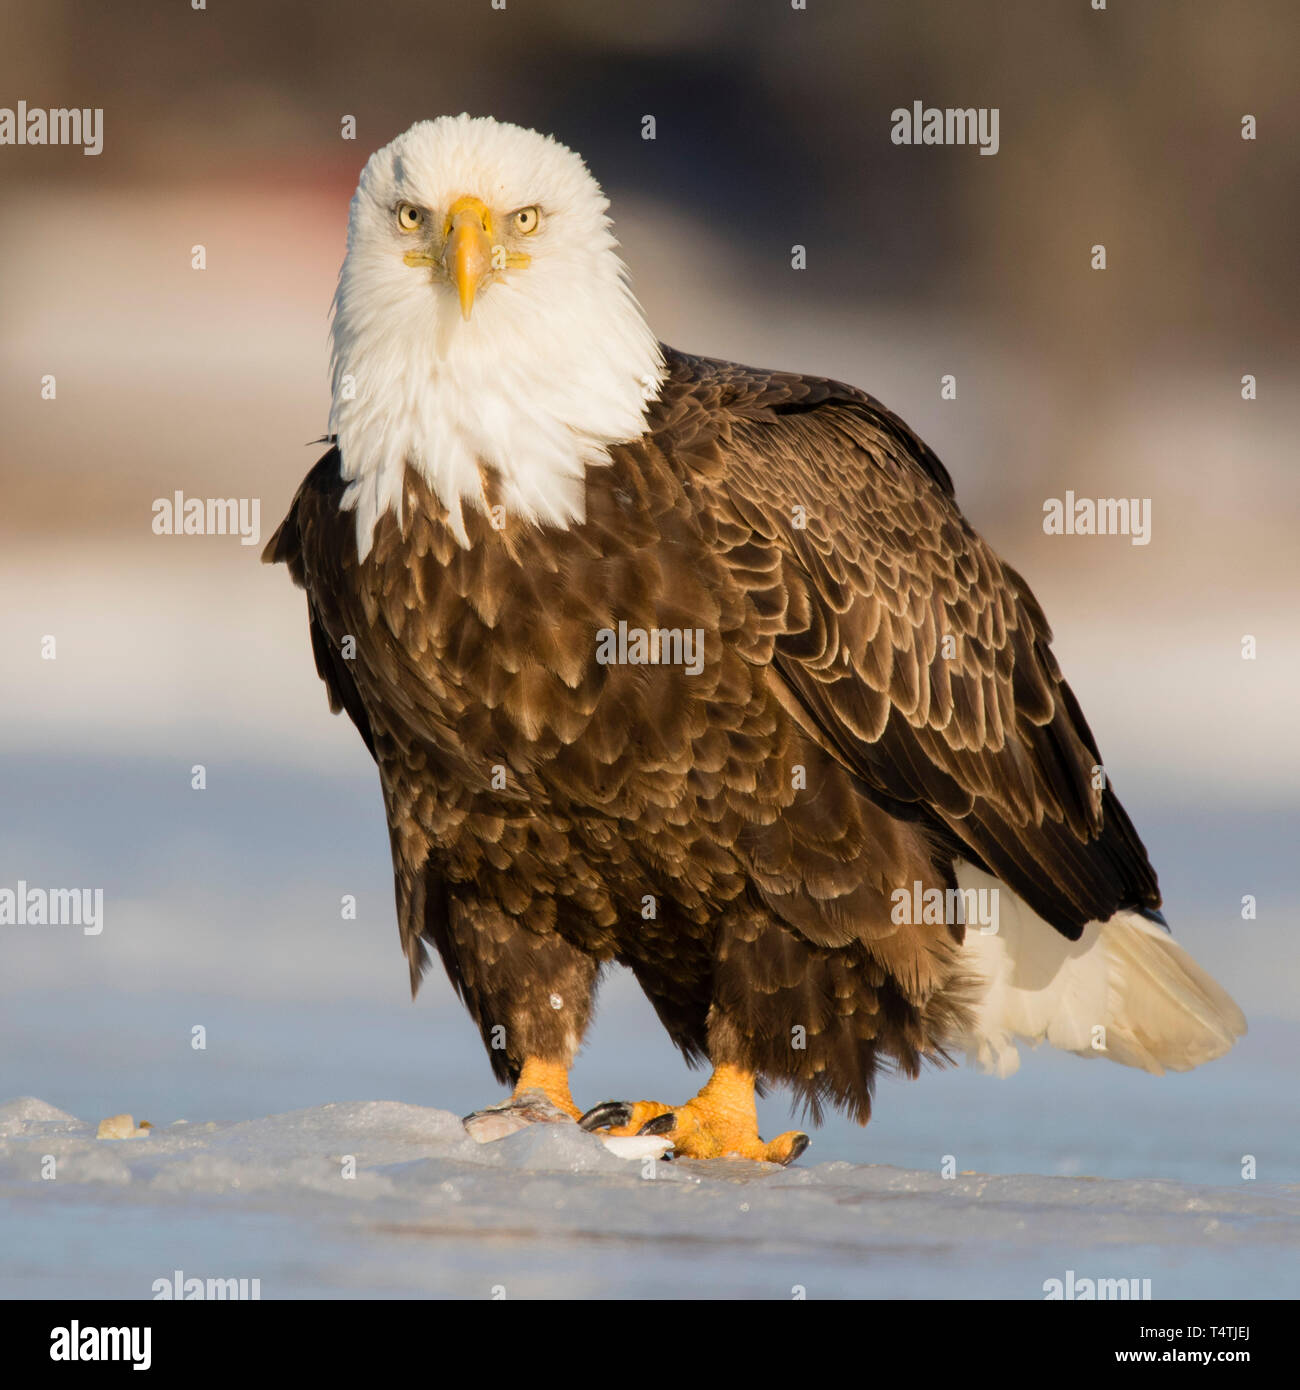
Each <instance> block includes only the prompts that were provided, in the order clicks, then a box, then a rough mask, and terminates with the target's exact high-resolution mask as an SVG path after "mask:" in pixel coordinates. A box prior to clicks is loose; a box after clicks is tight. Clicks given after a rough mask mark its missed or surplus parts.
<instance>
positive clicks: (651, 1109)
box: [579, 1063, 808, 1164]
mask: <svg viewBox="0 0 1300 1390" xmlns="http://www.w3.org/2000/svg"><path fill="white" fill-rule="evenodd" d="M579 1123H580V1124H581V1125H582V1127H583V1128H584V1129H591V1130H602V1131H604V1132H606V1133H609V1134H615V1135H628V1134H658V1135H663V1136H664V1137H665V1138H668V1139H671V1140H672V1141H673V1148H674V1149H675V1150H676V1151H677V1152H678V1153H679V1154H680V1155H681V1156H682V1157H683V1158H749V1159H755V1160H757V1161H759V1162H763V1163H781V1164H785V1163H793V1162H794V1160H795V1159H796V1158H798V1157H799V1155H800V1154H801V1153H803V1151H804V1150H805V1149H806V1148H807V1147H808V1136H807V1135H806V1134H803V1133H801V1132H800V1131H798V1130H788V1131H787V1132H786V1133H785V1134H780V1135H778V1136H777V1137H776V1138H775V1139H773V1140H771V1141H770V1142H769V1141H764V1140H763V1139H760V1138H759V1134H758V1112H757V1110H756V1109H755V1106H754V1074H753V1072H749V1071H745V1070H744V1069H743V1068H742V1067H738V1066H732V1065H730V1064H729V1063H722V1064H720V1065H718V1066H717V1067H715V1068H714V1070H713V1075H712V1076H710V1077H709V1079H708V1081H706V1082H705V1083H704V1086H703V1087H702V1088H701V1090H700V1092H699V1094H698V1095H697V1096H695V1097H693V1098H692V1099H691V1100H688V1101H687V1102H686V1103H685V1104H684V1105H661V1104H660V1103H659V1102H658V1101H653V1100H639V1101H637V1102H635V1104H629V1103H628V1102H626V1101H606V1102H605V1104H604V1105H598V1106H596V1107H595V1109H593V1110H588V1111H587V1113H586V1114H585V1115H584V1116H583V1117H582V1119H581V1120H580V1121H579Z"/></svg>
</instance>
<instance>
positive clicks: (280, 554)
mask: <svg viewBox="0 0 1300 1390" xmlns="http://www.w3.org/2000/svg"><path fill="white" fill-rule="evenodd" d="M340 494H341V482H340V478H339V454H338V450H337V449H331V450H329V452H328V453H327V454H326V455H325V457H324V458H322V459H321V460H320V462H319V463H318V464H317V465H316V467H315V468H313V469H312V471H311V472H310V473H308V475H307V476H306V478H305V479H304V480H303V483H302V486H301V487H300V488H299V489H298V492H297V494H296V496H295V497H294V499H293V504H292V506H290V508H289V514H288V515H287V516H286V517H285V519H284V520H283V521H282V522H281V523H280V526H279V529H278V530H277V531H276V533H275V535H273V536H272V537H271V539H270V540H269V541H268V542H267V544H266V549H265V550H263V552H262V562H263V563H264V564H268V565H274V564H283V565H287V566H288V567H289V573H290V574H291V575H292V576H293V582H294V583H295V584H297V586H298V587H299V588H300V589H305V590H306V591H307V618H308V622H309V623H310V626H311V649H312V654H313V655H314V656H315V658H316V670H317V672H318V673H319V675H320V678H321V680H323V681H324V682H325V689H326V691H327V692H328V693H329V702H330V709H331V710H332V711H333V712H334V713H335V714H337V713H338V712H339V711H340V710H347V712H348V716H349V718H351V720H352V722H353V723H354V724H355V725H356V726H357V729H358V731H359V732H360V734H361V737H362V738H363V739H364V740H365V744H366V747H367V748H368V749H369V750H370V756H371V757H372V758H373V757H374V756H375V740H374V734H373V733H372V732H371V728H370V718H369V716H368V715H367V714H366V708H365V705H363V704H362V702H361V694H360V692H359V691H358V690H357V684H356V681H355V679H354V678H353V675H352V672H351V671H350V670H349V669H348V663H347V662H346V661H345V660H344V658H343V655H342V653H341V652H340V651H339V650H338V648H337V647H336V645H335V644H334V643H333V642H332V641H331V640H330V638H329V637H328V635H327V628H328V626H329V624H328V623H327V621H326V617H327V615H324V614H322V613H321V611H320V607H319V605H320V604H321V603H322V602H323V601H324V599H325V597H326V596H327V595H328V593H329V588H328V587H327V586H322V585H316V584H312V583H311V582H310V575H309V574H308V568H307V563H308V562H307V557H308V556H309V555H311V554H312V553H313V552H314V550H315V549H316V547H315V546H314V545H313V541H314V540H315V539H316V535H317V533H318V532H319V531H320V529H321V527H322V526H327V525H332V526H333V527H334V528H335V529H336V528H337V516H338V501H339V496H340ZM335 626H336V628H337V627H338V625H337V624H335Z"/></svg>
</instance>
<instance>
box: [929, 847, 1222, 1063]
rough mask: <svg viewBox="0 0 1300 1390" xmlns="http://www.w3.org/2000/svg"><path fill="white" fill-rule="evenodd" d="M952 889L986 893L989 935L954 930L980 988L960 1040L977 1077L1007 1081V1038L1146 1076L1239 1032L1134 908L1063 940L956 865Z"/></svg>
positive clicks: (1172, 946)
mask: <svg viewBox="0 0 1300 1390" xmlns="http://www.w3.org/2000/svg"><path fill="white" fill-rule="evenodd" d="M957 882H958V884H959V886H960V887H961V888H963V889H966V888H976V889H996V890H997V892H998V898H997V902H998V918H997V930H996V931H995V932H990V933H983V932H981V931H980V930H979V928H978V927H976V926H973V925H972V926H968V927H967V928H966V949H965V964H966V965H967V966H968V967H973V969H974V972H975V973H976V974H977V975H978V976H980V977H981V978H982V979H984V980H985V981H986V982H987V989H986V991H985V994H984V997H983V1000H982V1002H981V1003H980V1005H979V1007H978V1010H977V1016H976V1021H975V1025H974V1027H973V1028H972V1030H971V1032H970V1034H969V1035H968V1036H967V1037H965V1038H963V1039H961V1040H960V1041H961V1043H963V1044H964V1045H965V1046H966V1047H967V1049H968V1053H969V1055H970V1058H971V1060H973V1061H974V1062H975V1063H976V1064H977V1065H979V1066H980V1067H982V1068H983V1069H984V1070H986V1071H993V1072H996V1073H997V1074H998V1075H999V1076H1010V1075H1011V1073H1012V1072H1014V1071H1015V1070H1016V1068H1017V1067H1018V1066H1019V1065H1020V1053H1019V1051H1018V1050H1017V1048H1016V1040H1017V1039H1019V1040H1022V1041H1025V1042H1029V1043H1032V1044H1035V1045H1036V1044H1038V1043H1040V1042H1042V1041H1044V1040H1046V1041H1047V1042H1048V1043H1050V1044H1051V1045H1052V1046H1053V1047H1059V1048H1061V1049H1063V1050H1064V1051H1066V1052H1076V1053H1078V1054H1079V1055H1080V1056H1084V1057H1109V1058H1110V1059H1111V1061H1114V1062H1122V1063H1123V1064H1124V1065H1125V1066H1129V1067H1141V1068H1142V1069H1143V1070H1144V1071H1149V1072H1154V1073H1156V1074H1157V1075H1161V1074H1163V1073H1164V1072H1165V1071H1167V1070H1169V1071H1189V1070H1190V1069H1191V1068H1192V1067H1196V1066H1200V1064H1201V1063H1202V1062H1208V1061H1210V1060H1211V1059H1212V1058H1214V1057H1219V1056H1222V1054H1223V1053H1225V1052H1226V1051H1227V1050H1228V1049H1229V1048H1230V1047H1231V1046H1232V1044H1233V1043H1234V1042H1235V1041H1236V1040H1237V1038H1239V1037H1240V1036H1241V1035H1242V1034H1243V1033H1244V1032H1245V1031H1246V1020H1245V1018H1244V1017H1243V1015H1242V1012H1241V1010H1240V1009H1239V1008H1238V1007H1237V1006H1236V1004H1235V1003H1233V1001H1232V999H1231V997H1230V996H1229V995H1228V992H1227V991H1226V990H1225V989H1223V987H1222V986H1221V985H1219V984H1217V983H1216V982H1215V981H1214V980H1213V979H1211V978H1210V976H1209V975H1208V974H1206V972H1205V971H1204V970H1202V969H1201V967H1200V966H1199V965H1197V963H1196V962H1195V961H1194V960H1193V959H1192V958H1191V956H1189V955H1188V954H1187V952H1186V951H1184V950H1183V948H1182V947H1181V946H1179V945H1178V944H1177V943H1176V942H1175V941H1173V939H1172V938H1171V937H1169V936H1167V935H1166V934H1165V933H1164V932H1163V931H1162V930H1161V929H1160V928H1159V927H1158V926H1156V925H1155V924H1154V923H1152V922H1148V921H1147V920H1146V919H1145V918H1144V917H1141V916H1139V915H1138V914H1137V913H1135V912H1119V913H1116V914H1115V916H1114V917H1112V918H1111V919H1110V921H1108V922H1091V923H1089V924H1088V926H1086V927H1085V928H1084V931H1083V935H1082V936H1081V937H1080V939H1079V940H1078V941H1067V940H1066V939H1065V937H1063V936H1062V935H1061V934H1060V932H1058V931H1056V930H1055V929H1054V928H1053V927H1051V926H1050V925H1049V924H1048V923H1046V922H1044V921H1043V920H1042V918H1041V917H1039V916H1038V915H1037V914H1036V913H1035V912H1034V911H1033V910H1032V909H1031V908H1030V907H1029V906H1028V904H1026V903H1025V902H1024V901H1023V900H1022V899H1021V898H1018V897H1017V896H1016V895H1015V894H1014V893H1012V892H1011V890H1010V889H1009V888H1007V887H1006V886H1005V884H1002V883H999V882H998V880H996V879H994V878H992V877H990V876H989V875H988V874H986V873H984V872H982V871H981V870H979V869H976V868H974V867H972V866H971V865H968V864H959V865H958V866H957Z"/></svg>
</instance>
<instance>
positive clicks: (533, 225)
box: [510, 208, 541, 236]
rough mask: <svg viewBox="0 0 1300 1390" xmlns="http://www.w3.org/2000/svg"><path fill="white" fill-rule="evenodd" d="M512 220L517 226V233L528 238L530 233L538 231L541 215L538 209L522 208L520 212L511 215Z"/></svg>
mask: <svg viewBox="0 0 1300 1390" xmlns="http://www.w3.org/2000/svg"><path fill="white" fill-rule="evenodd" d="M510 220H511V221H512V222H513V223H514V224H515V231H517V232H522V233H523V234H524V235H525V236H528V235H529V233H530V232H535V231H536V230H537V224H538V223H539V222H540V221H541V214H540V213H539V212H538V211H537V209H536V208H520V209H519V211H518V212H512V213H511V214H510Z"/></svg>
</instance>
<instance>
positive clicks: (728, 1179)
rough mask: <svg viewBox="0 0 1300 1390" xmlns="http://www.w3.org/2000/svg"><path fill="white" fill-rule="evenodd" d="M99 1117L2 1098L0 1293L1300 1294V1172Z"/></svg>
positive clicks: (350, 1121) (310, 1123) (389, 1117)
mask: <svg viewBox="0 0 1300 1390" xmlns="http://www.w3.org/2000/svg"><path fill="white" fill-rule="evenodd" d="M98 1118H99V1117H95V1118H93V1119H91V1118H78V1117H75V1116H73V1115H70V1114H67V1113H65V1112H64V1111H61V1110H59V1109H57V1108H55V1107H54V1106H51V1105H48V1104H46V1103H45V1102H43V1101H40V1100H36V1099H32V1098H24V1099H18V1100H13V1101H10V1102H8V1103H7V1104H4V1105H0V1228H2V1230H3V1243H2V1253H0V1296H2V1297H15V1296H19V1297H28V1296H51V1297H95V1296H107V1297H121V1298H150V1297H152V1296H153V1286H154V1283H155V1281H161V1280H165V1281H166V1282H167V1284H168V1285H169V1286H170V1285H171V1284H172V1282H173V1277H174V1272H175V1271H177V1270H179V1271H181V1272H182V1274H183V1276H184V1277H185V1278H200V1279H205V1280H206V1279H237V1278H238V1279H249V1280H252V1279H257V1280H259V1281H260V1282H259V1286H258V1288H259V1292H260V1296H261V1297H262V1298H289V1297H331V1296H335V1297H337V1296H360V1297H386V1298H391V1297H403V1296H411V1297H471V1298H473V1297H479V1298H491V1297H494V1296H495V1297H502V1296H504V1297H506V1298H528V1297H548V1296H549V1297H554V1296H564V1297H576V1298H583V1297H597V1296H601V1297H611V1296H612V1297H622V1296H647V1297H678V1296H687V1297H723V1296H727V1297H744V1298H792V1297H797V1296H799V1295H800V1292H801V1291H803V1292H804V1293H805V1294H806V1296H807V1297H810V1298H818V1297H863V1298H879V1297H891V1298H896V1297H950V1298H972V1297H1009V1298H1031V1299H1032V1298H1042V1297H1043V1288H1044V1284H1045V1282H1046V1281H1048V1280H1051V1279H1054V1278H1055V1279H1062V1280H1063V1279H1064V1278H1065V1277H1066V1272H1067V1271H1068V1270H1074V1271H1075V1273H1076V1277H1077V1278H1080V1279H1081V1278H1123V1279H1130V1278H1142V1279H1150V1280H1151V1281H1152V1292H1153V1296H1154V1297H1155V1298H1182V1297H1218V1298H1222V1297H1240V1296H1246V1295H1251V1294H1255V1295H1263V1296H1271V1297H1295V1296H1296V1295H1297V1293H1300V1262H1297V1261H1296V1259H1295V1252H1296V1248H1297V1245H1298V1244H1300V1186H1297V1185H1281V1184H1271V1185H1270V1184H1265V1183H1257V1182H1242V1183H1239V1184H1237V1185H1236V1186H1232V1187H1227V1186H1225V1187H1210V1186H1203V1185H1193V1184H1187V1183H1180V1182H1173V1181H1159V1180H1128V1179H1096V1178H1078V1177H1036V1176H1024V1175H1021V1176H1017V1175H1002V1176H991V1175H987V1174H978V1173H957V1174H956V1175H954V1176H953V1177H951V1178H945V1177H944V1176H942V1175H941V1174H940V1173H939V1172H921V1171H913V1170H907V1169H902V1168H897V1167H892V1166H887V1165H863V1164H853V1163H847V1162H831V1163H809V1162H807V1161H805V1162H802V1163H800V1164H798V1165H796V1166H794V1167H792V1168H789V1169H778V1168H772V1167H767V1166H760V1165H751V1164H743V1163H721V1164H718V1163H714V1164H701V1163H694V1162H684V1161H680V1160H678V1161H673V1162H664V1161H655V1160H653V1159H637V1160H635V1161H629V1160H628V1159H625V1158H620V1157H618V1156H617V1155H615V1154H614V1153H612V1152H610V1151H609V1150H608V1149H607V1148H606V1147H605V1145H604V1144H602V1142H601V1141H600V1140H599V1139H598V1138H597V1137H595V1136H594V1135H589V1134H585V1133H583V1132H582V1131H581V1130H579V1129H578V1128H577V1127H576V1126H574V1125H571V1124H564V1125H555V1124H547V1125H532V1126H529V1127H528V1128H526V1129H524V1130H521V1131H520V1132H518V1133H516V1134H513V1135H510V1136H509V1137H507V1138H504V1139H501V1140H498V1141H495V1142H493V1143H488V1144H479V1143H476V1142H474V1141H473V1140H472V1139H470V1138H469V1137H468V1136H467V1135H466V1133H465V1131H464V1129H463V1127H462V1125H461V1122H460V1119H459V1117H458V1116H456V1115H454V1114H452V1113H450V1112H448V1111H444V1110H435V1109H426V1108H423V1107H420V1106H415V1105H407V1104H400V1103H396V1102H388V1101H383V1102H357V1103H348V1104H330V1105H321V1106H315V1107H313V1108H311V1109H306V1110H298V1111H293V1112H290V1113H288V1114H282V1115H272V1116H269V1117H267V1118H264V1119H252V1120H243V1121H237V1122H225V1123H214V1122H210V1121H203V1120H200V1119H197V1118H194V1119H190V1120H188V1121H186V1120H177V1121H174V1122H172V1123H159V1124H158V1125H157V1127H156V1128H155V1129H154V1130H153V1131H152V1133H151V1134H149V1135H148V1137H142V1138H134V1139H122V1140H102V1139H96V1137H95V1131H96V1125H97V1122H98ZM142 1118H147V1117H142V1116H138V1115H137V1116H136V1120H137V1122H138V1121H140V1120H141V1119H142ZM155 1118H156V1117H155ZM810 1152H811V1151H810ZM47 1156H52V1157H53V1159H54V1160H55V1165H56V1166H55V1176H53V1177H43V1176H42V1168H43V1165H44V1169H45V1171H46V1172H48V1170H49V1163H48V1158H47ZM349 1158H350V1159H351V1160H352V1163H351V1164H350V1163H349ZM351 1171H354V1173H355V1175H354V1176H346V1174H347V1173H348V1172H351Z"/></svg>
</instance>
